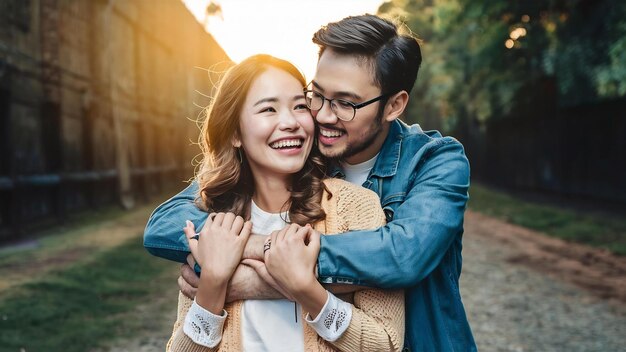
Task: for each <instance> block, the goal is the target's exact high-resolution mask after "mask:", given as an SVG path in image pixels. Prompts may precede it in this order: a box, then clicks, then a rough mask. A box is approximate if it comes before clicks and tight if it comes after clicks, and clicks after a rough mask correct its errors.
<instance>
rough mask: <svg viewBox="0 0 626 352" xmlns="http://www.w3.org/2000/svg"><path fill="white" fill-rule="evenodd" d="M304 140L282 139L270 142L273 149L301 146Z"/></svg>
mask: <svg viewBox="0 0 626 352" xmlns="http://www.w3.org/2000/svg"><path fill="white" fill-rule="evenodd" d="M301 146H302V140H300V139H284V140H282V141H278V142H274V143H272V144H270V147H272V148H273V149H281V148H293V147H301Z"/></svg>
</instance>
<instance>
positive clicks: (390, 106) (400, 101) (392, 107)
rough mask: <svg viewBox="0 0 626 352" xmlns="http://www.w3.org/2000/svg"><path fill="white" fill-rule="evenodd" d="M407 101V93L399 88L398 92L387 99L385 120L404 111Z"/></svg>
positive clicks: (392, 118)
mask: <svg viewBox="0 0 626 352" xmlns="http://www.w3.org/2000/svg"><path fill="white" fill-rule="evenodd" d="M408 103H409V93H407V92H406V91H405V90H401V91H399V92H398V93H396V94H394V95H392V96H391V97H389V99H388V100H387V105H385V121H387V122H391V121H393V120H395V119H397V118H398V117H400V115H402V113H403V112H404V109H406V105H407V104H408Z"/></svg>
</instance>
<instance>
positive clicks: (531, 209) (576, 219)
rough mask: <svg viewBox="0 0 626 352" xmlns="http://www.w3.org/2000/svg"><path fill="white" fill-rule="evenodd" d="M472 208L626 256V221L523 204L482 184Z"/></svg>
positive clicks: (472, 192)
mask: <svg viewBox="0 0 626 352" xmlns="http://www.w3.org/2000/svg"><path fill="white" fill-rule="evenodd" d="M468 204H469V208H470V209H472V210H475V211H478V212H481V213H483V214H486V215H490V216H494V217H497V218H500V219H503V220H505V221H507V222H509V223H512V224H515V225H519V226H523V227H526V228H529V229H533V230H537V231H541V232H544V233H546V234H548V235H551V236H554V237H559V238H562V239H564V240H567V241H574V242H579V243H583V244H587V245H591V246H596V247H601V248H606V249H608V250H610V251H612V252H613V253H615V254H619V255H626V236H624V234H626V220H624V219H618V218H613V217H607V216H598V215H594V214H585V213H581V212H575V211H571V210H565V209H561V208H558V207H555V206H548V205H542V204H538V203H534V202H530V201H525V200H521V199H519V198H515V197H513V196H510V195H508V194H505V193H502V192H498V191H495V190H493V189H489V188H487V187H484V186H482V185H479V184H476V183H474V184H472V186H471V188H470V201H469V203H468Z"/></svg>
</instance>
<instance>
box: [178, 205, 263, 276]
mask: <svg viewBox="0 0 626 352" xmlns="http://www.w3.org/2000/svg"><path fill="white" fill-rule="evenodd" d="M183 230H184V232H185V235H186V236H187V241H188V243H189V249H190V250H191V254H192V255H193V257H194V258H195V259H196V261H197V262H198V264H199V265H200V267H201V268H202V275H201V279H209V280H212V281H216V282H218V283H224V282H228V280H230V277H231V276H232V275H233V273H234V272H235V269H236V268H237V265H239V262H240V261H241V257H242V254H243V250H244V248H245V246H246V243H247V242H248V237H249V236H250V231H251V230H252V223H251V222H250V221H244V220H243V218H242V217H241V216H235V214H233V213H217V214H215V213H213V214H210V215H209V217H208V219H207V221H206V224H205V225H204V228H202V231H200V233H199V237H198V238H197V239H196V237H195V235H196V232H195V229H194V225H193V223H192V222H191V221H187V226H185V228H184V229H183Z"/></svg>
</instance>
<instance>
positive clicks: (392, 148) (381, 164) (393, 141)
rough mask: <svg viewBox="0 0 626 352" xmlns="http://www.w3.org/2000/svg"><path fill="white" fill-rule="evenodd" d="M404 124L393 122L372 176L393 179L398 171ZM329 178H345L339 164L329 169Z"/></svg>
mask: <svg viewBox="0 0 626 352" xmlns="http://www.w3.org/2000/svg"><path fill="white" fill-rule="evenodd" d="M402 124H403V122H401V121H400V120H394V121H393V122H391V126H390V127H389V132H388V134H387V138H385V142H384V143H383V146H382V148H380V153H379V154H378V159H376V164H374V168H373V169H372V172H371V175H370V176H378V177H391V176H394V175H395V174H396V172H397V171H398V164H399V163H400V150H401V148H402V139H403V138H404V133H403V129H402ZM329 176H330V177H338V178H345V175H344V173H343V171H342V170H341V167H340V166H339V165H338V164H337V163H334V164H333V165H331V166H330V167H329Z"/></svg>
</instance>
